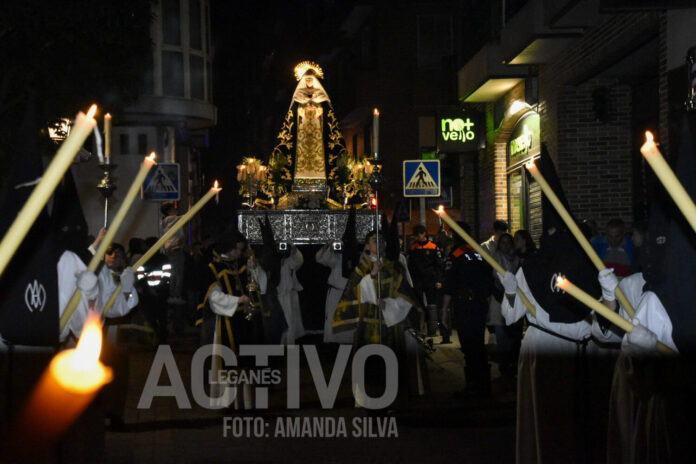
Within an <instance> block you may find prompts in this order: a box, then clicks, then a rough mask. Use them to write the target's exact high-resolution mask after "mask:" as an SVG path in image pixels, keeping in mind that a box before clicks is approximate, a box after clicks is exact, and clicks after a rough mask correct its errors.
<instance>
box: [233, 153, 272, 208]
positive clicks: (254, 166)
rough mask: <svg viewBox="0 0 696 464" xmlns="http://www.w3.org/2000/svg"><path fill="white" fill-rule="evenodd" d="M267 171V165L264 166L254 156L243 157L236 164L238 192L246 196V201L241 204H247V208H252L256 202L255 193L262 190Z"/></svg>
mask: <svg viewBox="0 0 696 464" xmlns="http://www.w3.org/2000/svg"><path fill="white" fill-rule="evenodd" d="M268 173H269V169H268V166H264V165H263V164H262V163H261V160H260V159H256V158H254V157H248V158H244V160H243V161H242V164H239V165H237V181H239V185H240V187H239V194H240V195H242V196H243V197H246V198H247V202H246V203H243V204H245V205H247V206H249V209H254V206H255V204H256V202H257V199H256V198H255V197H256V194H257V193H258V191H259V190H262V191H263V186H264V184H265V183H266V181H267V179H268ZM269 196H270V195H269Z"/></svg>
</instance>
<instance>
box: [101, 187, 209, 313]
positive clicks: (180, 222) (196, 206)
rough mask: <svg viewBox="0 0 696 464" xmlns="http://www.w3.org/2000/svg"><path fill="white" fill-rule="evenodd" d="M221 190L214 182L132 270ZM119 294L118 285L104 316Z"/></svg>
mask: <svg viewBox="0 0 696 464" xmlns="http://www.w3.org/2000/svg"><path fill="white" fill-rule="evenodd" d="M221 190H222V187H219V184H218V181H215V184H214V185H213V187H211V189H210V190H208V193H206V194H205V195H204V196H203V197H202V198H201V199H200V200H198V201H197V202H196V204H194V205H193V206H192V207H191V209H190V210H188V212H186V214H184V215H183V216H181V217H180V218H179V219H178V220H177V221H176V222H175V223H174V225H173V226H172V227H171V228H170V229H169V230H168V231H167V232H166V233H165V234H164V235H162V237H161V238H160V239H159V240H157V242H156V243H155V244H154V245H152V247H150V249H149V250H147V251H146V252H145V254H144V255H143V256H142V257H141V258H140V259H139V260H138V261H137V262H136V263H135V264H133V265H132V266H131V267H132V268H133V269H138V268H139V267H140V266H143V265H145V263H147V262H148V261H149V260H150V258H152V257H153V256H154V255H155V253H157V252H158V251H159V250H160V248H162V247H163V246H164V244H165V243H167V241H168V240H169V239H170V238H172V237H173V236H174V234H176V233H177V232H178V231H179V230H181V228H182V227H184V226H185V225H186V223H187V222H189V221H190V220H191V218H193V216H195V215H196V213H198V211H200V210H201V208H203V206H205V204H206V203H208V202H209V201H210V199H211V198H213V197H214V196H215V195H217V194H218V193H220V191H221ZM120 293H121V285H120V284H119V285H118V286H117V287H116V290H114V293H112V294H111V296H110V297H109V300H108V301H107V302H106V304H105V305H104V310H103V314H104V316H106V315H107V314H108V312H109V310H110V309H111V307H112V306H113V305H114V303H115V302H116V298H117V297H118V295H119V294H120Z"/></svg>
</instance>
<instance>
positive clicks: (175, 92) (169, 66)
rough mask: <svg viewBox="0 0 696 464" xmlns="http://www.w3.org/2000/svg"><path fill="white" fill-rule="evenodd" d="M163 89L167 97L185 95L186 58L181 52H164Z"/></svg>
mask: <svg viewBox="0 0 696 464" xmlns="http://www.w3.org/2000/svg"><path fill="white" fill-rule="evenodd" d="M162 91H163V92H164V95H165V96H167V97H183V96H184V58H183V54H182V53H181V52H170V51H163V52H162Z"/></svg>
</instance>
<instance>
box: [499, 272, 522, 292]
mask: <svg viewBox="0 0 696 464" xmlns="http://www.w3.org/2000/svg"><path fill="white" fill-rule="evenodd" d="M496 274H498V279H500V283H501V284H503V288H504V289H505V293H506V294H507V295H514V294H515V293H517V278H516V277H515V276H514V274H513V273H512V272H510V271H507V272H506V273H505V275H500V273H499V272H497V273H496Z"/></svg>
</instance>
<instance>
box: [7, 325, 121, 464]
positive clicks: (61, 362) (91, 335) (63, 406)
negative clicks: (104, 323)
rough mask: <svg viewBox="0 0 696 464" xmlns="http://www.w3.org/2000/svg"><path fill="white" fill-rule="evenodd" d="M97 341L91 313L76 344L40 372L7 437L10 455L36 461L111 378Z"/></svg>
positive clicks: (97, 330) (99, 333) (98, 330)
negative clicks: (103, 362)
mask: <svg viewBox="0 0 696 464" xmlns="http://www.w3.org/2000/svg"><path fill="white" fill-rule="evenodd" d="M101 344H102V329H101V323H100V318H99V316H98V315H97V314H96V313H94V312H92V313H91V314H90V315H89V316H88V317H87V321H86V322H85V326H84V329H83V330H82V335H81V336H80V340H79V341H78V343H77V347H76V348H75V349H71V350H65V351H62V352H60V353H58V354H57V355H56V356H55V357H54V358H53V359H52V360H51V363H50V364H49V366H48V368H47V369H46V371H44V373H43V375H42V377H41V379H40V380H39V383H38V384H37V386H36V388H35V389H34V392H33V393H32V395H31V397H30V398H29V401H28V402H27V404H26V405H25V407H24V409H23V411H22V413H21V414H20V416H19V417H18V420H17V422H16V423H15V425H14V427H13V428H12V434H11V436H10V437H9V439H8V440H7V443H8V444H9V446H10V448H14V449H10V456H12V452H14V454H15V455H16V456H13V457H16V458H17V459H20V460H22V461H24V460H26V461H32V462H33V461H34V460H37V461H39V460H40V458H41V456H42V455H43V454H44V453H45V452H46V451H48V450H50V449H51V448H52V447H53V446H54V445H55V443H56V442H57V441H58V440H59V439H60V437H61V436H62V435H63V434H64V433H65V432H66V431H67V430H68V428H69V427H70V426H71V425H72V423H73V422H74V421H75V420H76V419H77V418H78V417H79V416H80V414H81V413H82V412H83V411H84V410H85V409H86V408H87V406H88V405H89V403H90V402H91V401H92V400H93V399H94V397H95V396H96V394H97V392H98V391H99V389H101V388H102V387H103V386H104V385H105V384H107V383H109V382H110V381H111V379H112V377H113V375H112V372H111V369H109V368H108V367H105V366H104V365H103V364H102V363H101V362H99V354H100V352H101ZM3 448H4V447H3ZM3 454H5V453H3ZM5 457H7V454H5ZM30 458H33V459H30ZM12 460H13V459H11V460H10V461H8V462H11V461H12Z"/></svg>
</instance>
